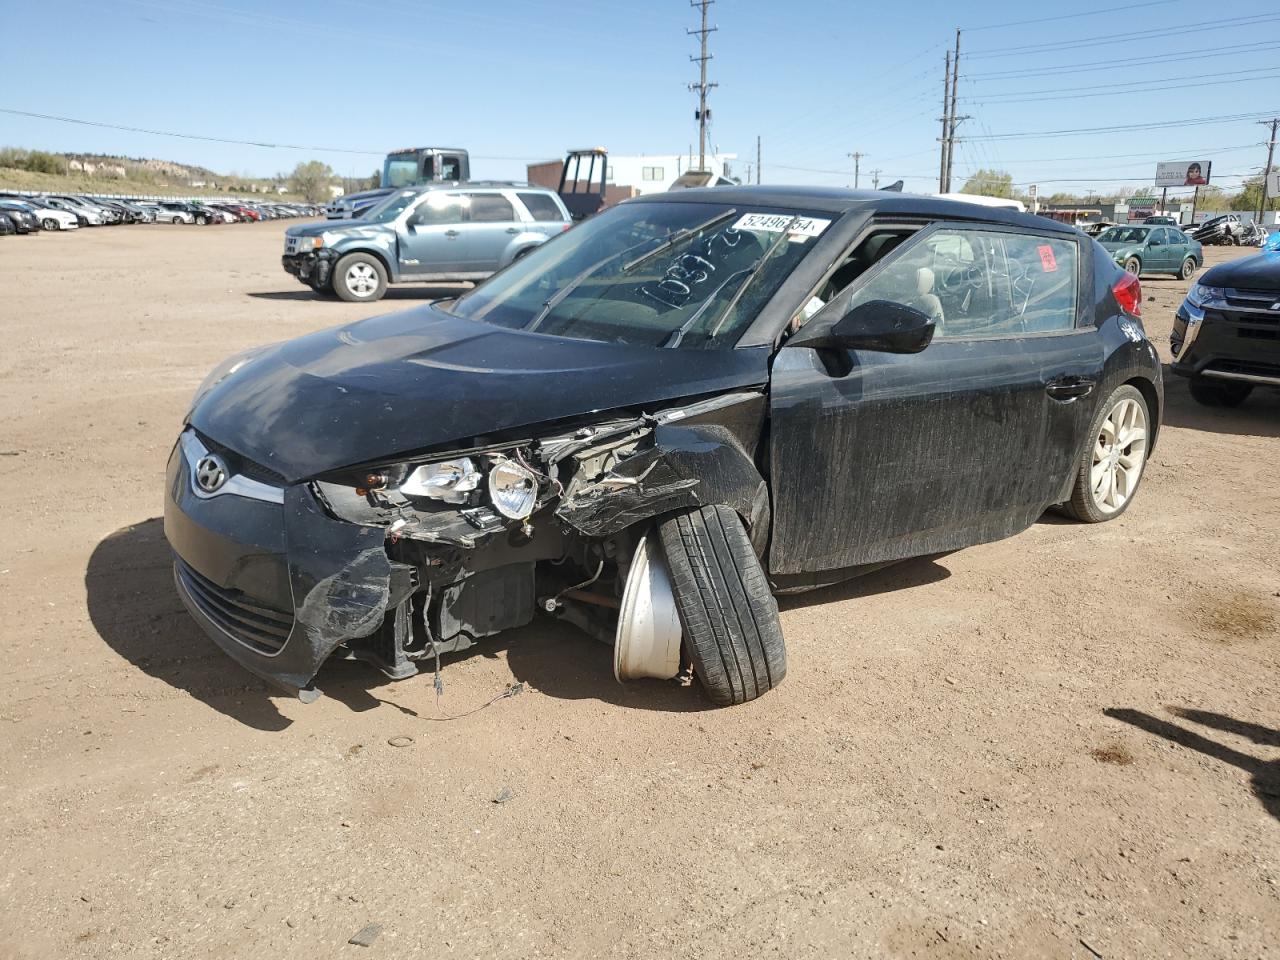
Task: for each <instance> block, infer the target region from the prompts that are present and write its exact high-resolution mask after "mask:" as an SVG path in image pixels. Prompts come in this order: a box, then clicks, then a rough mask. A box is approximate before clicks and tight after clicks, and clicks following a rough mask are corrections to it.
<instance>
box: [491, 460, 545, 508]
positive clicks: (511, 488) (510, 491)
mask: <svg viewBox="0 0 1280 960" xmlns="http://www.w3.org/2000/svg"><path fill="white" fill-rule="evenodd" d="M489 499H490V500H491V501H492V502H493V507H494V509H495V510H497V511H498V512H499V513H500V514H502V515H503V516H504V517H510V518H511V519H512V520H523V519H524V518H525V517H527V516H529V514H531V513H533V508H534V507H535V506H536V505H537V503H538V478H537V476H535V475H534V473H533V471H532V470H527V469H525V468H524V467H522V466H520V464H518V463H516V462H515V461H514V460H508V459H507V458H506V457H503V458H501V459H499V460H497V461H495V462H494V464H493V466H492V467H491V468H490V469H489Z"/></svg>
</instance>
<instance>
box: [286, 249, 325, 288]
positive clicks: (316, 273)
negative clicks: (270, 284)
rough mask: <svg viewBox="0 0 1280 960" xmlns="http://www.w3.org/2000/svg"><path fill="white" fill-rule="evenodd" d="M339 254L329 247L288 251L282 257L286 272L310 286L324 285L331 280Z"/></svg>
mask: <svg viewBox="0 0 1280 960" xmlns="http://www.w3.org/2000/svg"><path fill="white" fill-rule="evenodd" d="M337 260H338V254H337V253H336V252H335V251H333V250H331V249H329V248H328V247H321V248H320V249H318V250H307V251H304V252H302V253H286V254H284V255H283V256H282V257H281V258H280V264H281V266H283V267H284V269H285V272H286V273H288V274H290V275H292V276H294V277H297V278H298V280H299V281H300V282H302V283H305V284H306V285H307V286H309V287H323V286H325V284H327V283H328V282H329V276H330V274H332V273H333V265H334V264H335V263H336V262H337Z"/></svg>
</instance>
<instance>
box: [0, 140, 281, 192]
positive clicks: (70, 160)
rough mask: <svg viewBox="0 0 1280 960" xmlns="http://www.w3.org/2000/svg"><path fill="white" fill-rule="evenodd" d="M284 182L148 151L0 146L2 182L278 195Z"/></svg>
mask: <svg viewBox="0 0 1280 960" xmlns="http://www.w3.org/2000/svg"><path fill="white" fill-rule="evenodd" d="M287 186H288V184H287V182H286V181H285V179H284V178H282V177H249V176H243V175H240V174H235V173H229V174H222V173H217V172H215V171H213V170H210V169H209V168H207V167H199V166H193V165H191V164H185V163H175V162H173V161H171V160H157V159H153V158H147V157H119V156H112V155H109V154H97V153H46V152H44V151H41V150H23V149H20V148H15V147H3V148H0V188H8V189H10V190H46V191H52V190H68V191H76V192H83V193H104V194H111V193H119V194H131V193H136V194H155V195H158V196H160V195H170V196H187V195H192V194H203V195H211V194H227V193H231V194H251V193H262V194H270V195H273V196H274V195H278V194H279V188H280V187H286V188H287Z"/></svg>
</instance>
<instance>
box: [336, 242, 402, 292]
mask: <svg viewBox="0 0 1280 960" xmlns="http://www.w3.org/2000/svg"><path fill="white" fill-rule="evenodd" d="M352 253H367V254H368V255H369V256H371V257H373V258H374V259H375V260H377V261H378V262H379V263H381V264H382V269H383V270H385V271H387V282H388V283H395V282H396V280H397V279H398V277H397V276H396V273H395V271H394V270H392V268H391V261H390V260H388V259H387V254H386V251H385V250H379V249H378V248H377V247H369V246H359V247H349V248H346V249H343V250H335V251H334V254H335V259H334V261H333V269H334V272H335V273H336V272H337V270H338V264H340V263H341V262H342V261H343V258H344V257H346V256H348V255H349V254H352Z"/></svg>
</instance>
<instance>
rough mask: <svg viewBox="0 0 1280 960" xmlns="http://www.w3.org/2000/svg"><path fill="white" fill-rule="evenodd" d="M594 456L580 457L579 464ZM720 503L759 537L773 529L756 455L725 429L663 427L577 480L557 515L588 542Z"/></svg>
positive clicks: (566, 494)
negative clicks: (622, 455) (763, 530)
mask: <svg viewBox="0 0 1280 960" xmlns="http://www.w3.org/2000/svg"><path fill="white" fill-rule="evenodd" d="M589 454H590V451H584V452H583V453H582V454H579V455H578V456H577V458H576V459H577V460H578V461H579V462H580V463H581V462H583V461H584V460H586V459H587V458H588V456H589ZM713 503H722V504H725V505H726V506H729V507H732V508H733V509H734V510H735V511H737V512H738V514H740V515H741V516H742V518H743V519H744V520H745V521H746V522H747V524H748V526H749V527H750V528H751V529H752V531H753V539H755V537H754V534H755V532H756V531H757V529H758V528H760V527H764V528H767V525H768V515H769V507H768V504H769V497H768V488H767V487H766V485H765V481H764V478H763V477H762V476H761V475H760V471H759V470H757V469H756V465H755V463H754V462H753V461H752V459H751V456H750V454H749V453H748V452H747V451H746V450H745V449H744V448H743V446H742V444H741V442H740V441H739V439H738V437H737V436H736V435H735V434H734V432H733V431H732V430H730V429H729V428H728V427H725V426H721V425H720V424H712V423H703V424H682V423H668V424H659V425H658V426H656V427H654V428H653V432H652V435H651V437H649V438H641V439H640V441H639V442H638V445H637V446H636V449H635V450H634V452H631V453H629V455H626V456H625V458H624V459H620V460H618V461H617V462H616V463H615V464H614V465H613V466H611V467H610V468H609V469H607V470H605V471H604V472H603V473H601V474H600V475H599V476H596V477H582V476H580V475H579V476H575V477H574V479H573V480H572V481H571V482H570V484H569V485H568V487H567V488H566V490H565V495H564V497H563V498H562V499H561V501H560V504H559V506H558V507H557V508H556V516H557V517H559V518H560V519H561V520H563V521H564V522H565V523H567V524H568V525H569V526H571V527H573V528H574V529H575V530H577V531H578V532H580V533H582V534H584V535H586V536H589V537H605V536H610V535H612V534H614V533H617V532H619V531H621V530H625V529H626V528H627V527H631V526H634V525H635V524H637V523H640V522H642V521H644V520H649V519H651V518H653V517H656V516H660V515H661V514H665V513H671V512H673V511H678V510H687V509H690V508H694V507H700V506H704V505H706V504H713Z"/></svg>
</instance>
